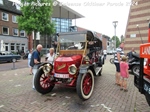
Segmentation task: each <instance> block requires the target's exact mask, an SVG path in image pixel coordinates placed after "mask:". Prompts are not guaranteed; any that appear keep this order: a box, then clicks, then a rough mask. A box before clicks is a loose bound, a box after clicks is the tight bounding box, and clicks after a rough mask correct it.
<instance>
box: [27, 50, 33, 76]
mask: <svg viewBox="0 0 150 112" xmlns="http://www.w3.org/2000/svg"><path fill="white" fill-rule="evenodd" d="M31 56H32V50H30V52H29V54H28V67H29V68H30V75H33V73H32V67H31V66H30V61H31Z"/></svg>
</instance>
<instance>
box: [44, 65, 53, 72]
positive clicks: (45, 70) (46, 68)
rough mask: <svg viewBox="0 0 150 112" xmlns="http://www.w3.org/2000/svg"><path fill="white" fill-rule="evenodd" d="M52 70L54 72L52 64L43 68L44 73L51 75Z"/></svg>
mask: <svg viewBox="0 0 150 112" xmlns="http://www.w3.org/2000/svg"><path fill="white" fill-rule="evenodd" d="M51 70H52V66H51V65H50V64H45V65H44V66H43V71H44V72H45V73H49V72H50V71H51Z"/></svg>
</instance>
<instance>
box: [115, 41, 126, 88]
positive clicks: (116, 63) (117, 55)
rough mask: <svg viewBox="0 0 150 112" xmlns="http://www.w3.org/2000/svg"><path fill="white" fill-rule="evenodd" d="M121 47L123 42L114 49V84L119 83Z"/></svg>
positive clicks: (122, 54)
mask: <svg viewBox="0 0 150 112" xmlns="http://www.w3.org/2000/svg"><path fill="white" fill-rule="evenodd" d="M123 48H124V42H122V43H121V44H120V46H119V47H118V48H117V49H116V52H115V54H114V64H115V66H116V74H115V80H116V83H115V84H116V85H120V61H121V57H122V56H124V52H123Z"/></svg>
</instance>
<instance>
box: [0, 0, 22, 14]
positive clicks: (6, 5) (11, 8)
mask: <svg viewBox="0 0 150 112" xmlns="http://www.w3.org/2000/svg"><path fill="white" fill-rule="evenodd" d="M0 10H3V11H7V12H11V13H15V14H18V15H21V14H22V13H21V11H20V10H17V8H16V5H13V2H11V1H9V0H3V4H0Z"/></svg>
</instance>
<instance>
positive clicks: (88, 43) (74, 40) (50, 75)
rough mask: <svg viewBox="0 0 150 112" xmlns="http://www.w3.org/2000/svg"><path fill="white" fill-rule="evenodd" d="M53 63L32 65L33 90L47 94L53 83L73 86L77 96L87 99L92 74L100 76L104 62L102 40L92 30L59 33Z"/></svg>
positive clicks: (91, 83) (92, 78)
mask: <svg viewBox="0 0 150 112" xmlns="http://www.w3.org/2000/svg"><path fill="white" fill-rule="evenodd" d="M57 50H58V51H59V55H58V56H57V58H56V59H55V61H54V66H53V65H52V64H49V63H41V64H39V65H35V66H34V67H33V69H38V70H37V73H36V75H35V79H34V85H35V89H36V90H37V91H38V92H39V93H42V94H46V93H49V92H51V91H52V90H53V88H54V87H55V84H63V85H66V86H70V87H75V88H76V90H77V94H78V96H79V97H80V98H81V99H83V100H87V99H89V98H90V97H91V95H92V93H93V91H94V80H95V78H94V76H100V75H101V73H102V67H103V64H104V56H103V52H102V41H101V40H100V39H99V38H98V37H97V36H96V35H95V34H94V33H93V32H91V31H83V32H68V33H60V34H59V39H58V44H57Z"/></svg>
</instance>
